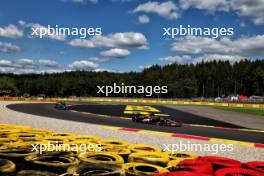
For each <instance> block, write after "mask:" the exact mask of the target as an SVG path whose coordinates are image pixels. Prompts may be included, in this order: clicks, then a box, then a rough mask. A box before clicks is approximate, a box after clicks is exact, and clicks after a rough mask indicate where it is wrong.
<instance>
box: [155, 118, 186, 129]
mask: <svg viewBox="0 0 264 176" xmlns="http://www.w3.org/2000/svg"><path fill="white" fill-rule="evenodd" d="M158 125H159V126H169V127H181V126H182V123H181V122H179V121H176V120H172V119H161V120H160V121H159V122H158Z"/></svg>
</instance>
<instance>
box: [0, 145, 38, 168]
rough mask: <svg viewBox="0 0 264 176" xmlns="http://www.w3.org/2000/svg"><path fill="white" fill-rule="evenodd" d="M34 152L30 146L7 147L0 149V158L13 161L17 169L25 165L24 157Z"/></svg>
mask: <svg viewBox="0 0 264 176" xmlns="http://www.w3.org/2000/svg"><path fill="white" fill-rule="evenodd" d="M35 153H36V152H34V151H32V148H8V149H2V150H0V158H1V159H7V160H11V161H13V162H14V163H15V164H16V167H17V169H18V170H19V169H21V168H23V167H24V166H25V158H26V157H27V156H29V155H31V154H35Z"/></svg>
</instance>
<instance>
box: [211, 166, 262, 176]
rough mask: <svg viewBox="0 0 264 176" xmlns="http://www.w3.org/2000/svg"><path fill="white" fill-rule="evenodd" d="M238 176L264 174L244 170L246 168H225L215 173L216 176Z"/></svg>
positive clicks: (258, 175) (260, 175)
mask: <svg viewBox="0 0 264 176" xmlns="http://www.w3.org/2000/svg"><path fill="white" fill-rule="evenodd" d="M238 175H245V176H264V174H263V173H260V172H258V171H254V170H249V169H244V168H235V167H233V168H224V169H219V170H218V171H216V172H215V176H238Z"/></svg>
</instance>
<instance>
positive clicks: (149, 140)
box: [0, 101, 264, 162]
mask: <svg viewBox="0 0 264 176" xmlns="http://www.w3.org/2000/svg"><path fill="white" fill-rule="evenodd" d="M17 103H29V102H14V101H0V123H1V124H3V123H8V124H15V125H26V126H32V127H34V128H39V129H48V130H53V131H57V132H69V133H75V134H90V135H96V136H98V137H101V138H114V139H120V140H125V141H127V142H129V143H140V144H150V145H154V146H157V147H160V148H164V144H166V145H168V144H180V143H183V144H188V143H191V144H202V145H203V146H204V145H205V144H209V145H213V144H214V143H212V142H206V141H201V140H193V139H183V138H175V137H167V136H159V135H153V134H140V133H134V132H128V131H117V130H113V129H106V128H103V127H102V126H100V125H94V124H89V123H82V122H73V121H66V120H59V119H53V118H49V117H42V116H35V115H30V114H25V113H20V112H16V111H12V110H10V109H8V108H7V107H6V106H7V105H9V104H17ZM219 145H220V143H219ZM196 153H197V154H199V155H212V152H207V151H197V152H196ZM216 155H219V156H226V157H229V158H233V159H237V160H240V161H242V162H246V161H255V160H258V161H264V149H263V148H255V147H246V146H241V145H234V150H233V151H231V152H230V151H228V152H227V151H225V152H221V151H219V152H218V154H216Z"/></svg>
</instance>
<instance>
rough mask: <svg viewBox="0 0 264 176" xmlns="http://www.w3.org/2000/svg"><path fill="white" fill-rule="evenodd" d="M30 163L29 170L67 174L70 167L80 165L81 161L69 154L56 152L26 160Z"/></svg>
mask: <svg viewBox="0 0 264 176" xmlns="http://www.w3.org/2000/svg"><path fill="white" fill-rule="evenodd" d="M25 161H27V162H28V164H27V166H28V167H29V168H27V169H34V170H40V171H48V172H53V173H56V174H62V173H66V172H67V169H68V168H69V167H70V166H76V165H78V164H79V160H78V159H77V158H75V157H72V156H71V155H70V154H69V155H67V152H62V153H61V152H54V153H46V154H35V155H30V156H27V157H26V158H25Z"/></svg>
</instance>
